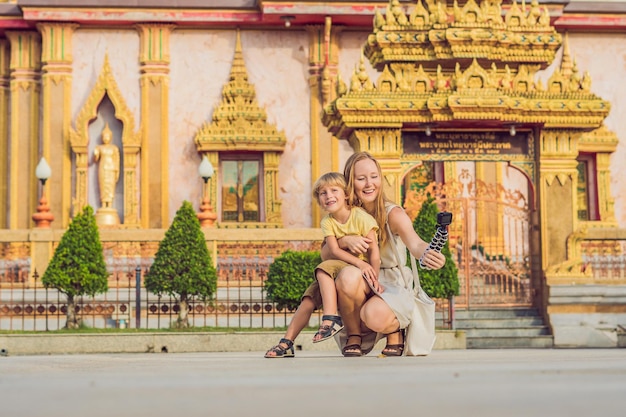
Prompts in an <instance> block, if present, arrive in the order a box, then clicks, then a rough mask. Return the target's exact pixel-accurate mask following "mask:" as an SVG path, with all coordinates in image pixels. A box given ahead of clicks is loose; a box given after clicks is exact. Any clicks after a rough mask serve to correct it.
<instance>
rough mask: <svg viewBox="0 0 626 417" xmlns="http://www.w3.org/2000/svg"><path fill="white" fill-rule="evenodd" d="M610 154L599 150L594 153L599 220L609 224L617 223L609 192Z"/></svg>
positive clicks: (611, 196)
mask: <svg viewBox="0 0 626 417" xmlns="http://www.w3.org/2000/svg"><path fill="white" fill-rule="evenodd" d="M610 165H611V154H610V153H608V152H600V153H598V154H596V170H597V183H598V205H599V207H598V209H599V210H600V220H601V221H602V222H606V223H608V224H610V225H617V220H616V219H615V208H614V207H615V199H614V198H613V195H612V194H611V166H610Z"/></svg>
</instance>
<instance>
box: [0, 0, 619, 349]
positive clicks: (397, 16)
mask: <svg viewBox="0 0 626 417" xmlns="http://www.w3.org/2000/svg"><path fill="white" fill-rule="evenodd" d="M624 29H626V1H597V2H596V1H594V2H589V1H587V2H584V1H575V0H539V1H538V0H527V1H524V0H512V1H509V0H447V1H446V0H406V1H399V0H380V1H360V0H359V1H356V0H355V1H344V0H342V1H325V2H319V1H313V0H302V1H296V2H293V1H283V0H273V1H265V0H212V1H211V0H209V1H200V0H177V1H173V0H170V1H167V0H140V1H135V2H129V1H116V0H113V1H107V2H102V1H95V0H54V1H52V0H48V1H46V0H13V1H11V0H9V1H6V0H5V1H2V0H0V245H2V246H1V247H0V255H1V256H2V259H3V261H4V262H7V263H8V262H13V261H17V260H26V261H25V264H26V265H27V267H28V269H29V271H30V273H31V274H32V273H33V272H34V271H37V273H38V274H40V275H41V273H42V272H43V271H44V270H45V268H46V266H47V263H48V261H49V259H50V257H51V256H52V253H53V251H54V247H55V245H56V244H58V241H59V239H60V237H61V236H62V234H63V232H64V231H65V230H66V229H67V227H68V225H69V224H70V222H71V220H72V218H73V216H74V215H76V213H78V212H80V211H81V210H82V208H83V207H84V206H86V205H91V206H92V207H93V208H94V210H95V211H96V218H97V221H98V223H99V225H100V229H101V236H102V238H103V241H105V247H108V248H109V249H110V251H109V255H107V256H110V257H113V258H114V257H116V256H117V257H125V256H133V257H137V258H141V257H145V258H149V257H150V256H153V255H154V252H155V250H156V247H157V245H158V241H159V240H160V239H161V238H162V236H163V233H164V231H165V230H166V229H167V228H168V227H169V225H170V224H171V221H172V219H173V217H174V215H175V213H176V211H177V209H178V208H179V207H180V206H181V204H182V203H183V202H184V201H190V202H191V203H192V204H193V205H194V207H195V208H196V210H197V212H198V218H199V219H200V221H201V224H202V226H203V230H204V232H205V235H206V237H207V243H208V244H209V245H210V247H211V248H213V254H214V257H215V258H216V262H217V263H218V265H219V262H220V258H224V257H226V256H233V255H238V256H244V257H245V255H246V254H249V253H252V252H250V250H251V248H252V247H254V256H255V257H256V259H264V258H270V259H271V257H272V256H276V255H278V254H280V253H281V252H282V251H284V250H285V248H289V247H294V248H297V249H315V248H318V247H319V243H320V240H321V239H320V237H321V232H320V230H319V228H318V225H319V221H320V218H321V216H322V213H321V211H320V209H319V207H318V206H317V203H316V202H315V201H313V199H312V196H311V191H312V184H313V182H314V181H315V180H316V179H317V177H319V176H320V175H321V174H323V173H325V172H327V171H340V172H341V171H343V165H344V162H345V161H346V159H347V158H348V157H349V156H350V155H351V154H352V153H353V152H356V151H368V152H370V153H371V154H372V155H373V156H374V157H375V158H376V159H377V160H378V161H379V162H380V164H381V166H382V169H383V174H384V185H385V193H386V195H387V197H388V198H390V199H391V200H393V201H396V202H398V203H399V204H401V205H402V206H403V207H404V208H405V210H406V211H407V212H408V213H409V214H410V215H411V216H412V217H414V216H415V215H416V214H417V212H418V211H419V208H420V206H421V204H422V202H423V201H425V200H426V199H427V198H429V197H432V198H435V200H436V202H437V204H438V205H439V207H440V208H441V209H442V210H447V211H450V212H452V213H453V215H454V221H453V223H452V225H451V226H450V247H451V249H452V252H453V255H454V260H455V262H457V266H458V268H459V276H460V282H461V294H460V295H459V296H457V297H456V301H455V303H456V307H457V308H459V309H471V308H478V307H481V306H488V307H490V308H494V309H503V310H504V309H510V308H513V307H534V308H537V309H538V310H539V311H541V313H542V316H543V318H544V319H545V321H546V323H547V324H548V326H549V328H550V332H551V334H552V336H553V337H554V346H558V347H571V346H584V347H610V346H616V345H617V339H618V333H619V329H620V325H625V326H626V271H625V269H626V101H625V99H624V97H626V84H625V83H624V82H623V80H624V78H625V76H626V31H625V30H624ZM42 157H43V158H44V160H45V162H46V163H47V166H46V164H45V163H44V164H42V165H40V161H41V160H42ZM201 168H202V169H201ZM433 232H434V231H433ZM107 242H108V243H107ZM245 242H248V243H245ZM129 254H131V255H129ZM1 273H2V271H0V276H1ZM0 285H2V283H0Z"/></svg>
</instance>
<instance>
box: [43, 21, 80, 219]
mask: <svg viewBox="0 0 626 417" xmlns="http://www.w3.org/2000/svg"><path fill="white" fill-rule="evenodd" d="M77 27H78V25H76V24H72V23H40V24H38V25H37V29H39V32H40V33H41V47H42V50H41V63H42V68H41V72H42V74H41V88H42V101H43V106H42V126H41V140H42V150H43V156H45V157H46V160H47V161H49V163H50V168H51V169H52V176H51V177H50V179H49V180H48V187H49V188H48V189H49V190H50V192H49V193H48V202H49V204H50V210H51V211H52V213H54V214H55V217H56V220H57V221H56V222H53V223H52V225H51V227H53V228H63V229H64V228H67V227H68V225H69V220H70V203H71V190H72V172H71V171H72V160H71V147H70V140H69V136H68V130H69V127H70V120H71V107H70V105H71V101H72V61H73V57H72V36H73V34H74V30H75V29H76V28H77Z"/></svg>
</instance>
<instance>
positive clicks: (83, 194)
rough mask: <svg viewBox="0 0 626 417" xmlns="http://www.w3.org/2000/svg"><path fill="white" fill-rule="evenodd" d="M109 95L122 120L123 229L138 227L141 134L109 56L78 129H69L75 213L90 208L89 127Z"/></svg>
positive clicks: (77, 126)
mask: <svg viewBox="0 0 626 417" xmlns="http://www.w3.org/2000/svg"><path fill="white" fill-rule="evenodd" d="M105 94H106V95H107V96H108V97H109V99H110V100H111V102H112V103H113V106H114V108H115V117H116V118H117V119H119V120H121V122H122V124H123V126H124V128H123V131H122V148H123V152H124V173H123V175H124V226H126V227H139V216H138V210H137V209H138V206H139V202H138V201H137V162H136V161H137V154H138V153H139V151H140V149H141V134H140V132H138V131H135V121H134V119H133V115H132V113H131V111H130V110H129V109H128V107H127V105H126V102H125V101H124V99H123V97H122V94H121V93H120V91H119V88H118V86H117V83H116V82H115V78H114V77H113V73H112V71H111V66H110V64H109V58H108V55H107V56H105V58H104V64H103V65H102V71H101V72H100V75H99V76H98V80H97V81H96V84H95V85H94V87H93V89H92V90H91V93H90V94H89V97H88V98H87V101H86V102H85V105H84V106H83V108H82V109H81V111H80V113H79V114H78V117H77V119H76V122H75V126H76V129H74V128H72V127H70V131H69V137H70V143H71V147H72V151H73V152H74V154H75V155H76V191H75V195H74V199H73V202H72V203H73V211H74V213H77V212H79V211H80V210H82V208H83V207H84V206H85V205H87V197H88V195H87V166H88V161H89V157H88V155H87V145H88V143H89V124H90V123H91V121H92V120H94V119H95V118H96V117H97V115H98V105H99V104H100V102H101V101H102V99H103V98H104V95H105Z"/></svg>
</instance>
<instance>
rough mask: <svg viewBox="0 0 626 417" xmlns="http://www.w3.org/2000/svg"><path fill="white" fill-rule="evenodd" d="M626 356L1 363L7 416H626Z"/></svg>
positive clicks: (450, 354) (472, 354) (111, 358)
mask: <svg viewBox="0 0 626 417" xmlns="http://www.w3.org/2000/svg"><path fill="white" fill-rule="evenodd" d="M624 410H626V350H624V349H610V350H603V349H588V350H564V349H563V350H439V351H433V353H432V354H431V355H430V356H428V357H422V358H413V357H402V358H379V357H377V356H376V355H371V356H366V357H362V358H343V357H340V356H338V353H331V352H298V353H297V358H295V359H271V360H270V359H264V358H263V357H262V352H258V353H250V352H246V353H191V354H182V353H181V354H167V353H155V354H123V355H112V354H94V355H64V356H8V357H0V415H2V416H11V417H21V416H27V417H34V416H45V417H57V416H59V417H61V416H63V417H74V416H88V417H98V416H107V417H111V416H115V417H123V416H149V417H161V416H163V417H165V416H167V417H170V416H178V415H183V416H185V417H194V416H203V417H204V416H211V417H213V416H215V417H217V416H219V417H230V416H237V417H241V416H245V415H249V416H255V417H265V416H274V417H281V416H289V417H291V416H294V417H308V416H329V417H330V416H345V417H351V416H360V417H365V416H389V417H395V416H398V417H400V416H401V417H408V416H428V417H440V416H455V417H458V416H463V417H465V416H472V417H473V416H481V417H490V416H494V417H503V416H507V417H508V416H525V417H526V416H533V417H534V416H550V417H560V416H563V417H565V416H567V417H576V416H585V417H587V416H622V415H624V412H625V411H624Z"/></svg>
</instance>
